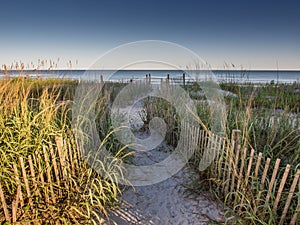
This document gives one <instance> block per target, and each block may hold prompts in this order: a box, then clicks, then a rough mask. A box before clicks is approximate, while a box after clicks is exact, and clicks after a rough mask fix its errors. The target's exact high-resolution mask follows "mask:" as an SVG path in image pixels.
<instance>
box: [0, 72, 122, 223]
mask: <svg viewBox="0 0 300 225" xmlns="http://www.w3.org/2000/svg"><path fill="white" fill-rule="evenodd" d="M76 85H77V83H76V82H75V81H67V80H62V79H47V80H46V79H45V80H44V79H26V78H24V77H19V78H14V79H9V78H7V79H4V80H1V81H0V182H1V186H2V187H3V189H4V191H5V193H4V194H5V196H6V197H7V198H8V199H6V200H7V202H8V203H9V202H10V203H11V202H12V201H13V198H14V196H15V193H16V190H17V186H18V185H17V183H16V180H15V179H14V168H13V164H17V165H18V164H19V161H18V160H19V157H22V158H24V160H25V161H27V160H28V157H29V156H31V155H36V154H43V151H44V150H46V151H47V152H48V154H49V155H50V152H49V151H50V148H51V146H55V144H56V142H55V140H56V138H57V137H61V138H63V139H64V140H67V141H68V143H70V146H71V148H72V149H76V148H77V146H76V143H75V140H74V137H73V134H72V127H71V119H72V118H71V106H72V98H73V96H74V90H75V87H76ZM100 107H102V106H100ZM101 110H102V108H100V109H99V112H101ZM54 150H55V148H54ZM114 151H115V152H118V151H117V150H116V149H114ZM74 152H76V151H74ZM54 154H57V153H54ZM74 157H76V156H75V155H74V156H73V158H74ZM116 160H118V159H116ZM120 160H121V159H120ZM41 164H42V167H44V168H45V170H46V168H47V167H46V165H47V162H43V161H42V162H41ZM117 165H118V164H117V163H116V164H112V167H111V168H103V169H104V170H107V169H109V171H108V173H110V176H109V177H111V178H112V179H109V178H107V177H106V178H104V177H102V176H100V175H99V174H98V173H96V172H95V171H94V170H93V169H92V168H91V167H90V166H89V165H88V164H87V163H86V160H85V159H84V158H81V159H80V165H79V169H77V170H72V168H73V166H72V165H71V164H67V165H66V169H67V170H68V171H70V175H69V178H68V179H69V182H70V185H65V186H64V185H63V184H61V186H55V185H56V184H53V185H54V192H55V193H58V192H60V193H62V195H58V196H56V199H57V201H56V202H55V203H54V202H52V203H46V202H45V199H43V198H38V197H37V196H36V197H37V198H36V201H35V204H34V206H31V207H30V206H29V208H30V210H29V208H26V209H25V208H24V209H21V211H20V212H19V214H18V222H21V223H22V221H23V222H24V221H38V222H37V223H43V224H74V223H78V222H79V223H81V224H87V223H91V222H92V223H94V224H98V223H99V221H101V218H102V217H103V216H104V215H105V213H106V210H107V209H108V208H109V207H111V206H112V204H113V203H114V202H116V201H118V195H119V193H120V188H119V186H118V184H117V182H116V178H115V177H114V173H118V174H119V170H120V169H121V168H119V167H118V166H117ZM34 167H36V168H38V165H34ZM22 185H24V184H22ZM39 185H45V184H44V183H43V184H42V183H39ZM46 185H51V184H46ZM23 188H25V187H23ZM24 190H25V189H24ZM33 198H34V196H33ZM41 205H43V207H41ZM32 207H33V208H32ZM30 212H31V213H30ZM1 222H5V221H4V220H3V217H2V216H1Z"/></svg>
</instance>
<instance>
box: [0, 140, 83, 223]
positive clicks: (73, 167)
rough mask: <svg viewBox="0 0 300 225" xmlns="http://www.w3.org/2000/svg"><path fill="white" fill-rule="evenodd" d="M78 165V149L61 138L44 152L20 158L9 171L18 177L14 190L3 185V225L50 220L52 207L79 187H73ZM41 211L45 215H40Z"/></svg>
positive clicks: (1, 213)
mask: <svg viewBox="0 0 300 225" xmlns="http://www.w3.org/2000/svg"><path fill="white" fill-rule="evenodd" d="M79 166H80V153H79V152H78V151H77V148H73V147H72V146H71V143H70V141H68V140H64V139H62V138H60V137H57V138H56V140H55V144H53V145H49V146H47V148H46V147H44V148H43V150H42V151H41V152H36V153H35V154H32V155H29V156H28V157H26V159H25V158H23V157H19V158H18V162H15V163H13V165H12V167H11V168H8V170H9V169H11V170H12V176H14V178H15V182H16V183H15V185H16V186H15V187H16V188H15V191H12V190H11V186H9V185H11V184H6V185H5V186H4V184H3V183H2V184H1V182H0V199H1V203H2V210H0V218H1V221H0V223H1V224H2V223H4V222H6V223H16V224H19V223H20V221H21V224H41V220H40V219H39V217H49V218H50V220H51V215H50V214H51V205H52V206H54V207H55V204H59V201H60V200H62V199H68V196H66V195H67V194H68V190H71V189H72V188H76V187H72V186H73V183H72V176H74V175H75V174H76V171H77V170H78V169H79ZM38 211H39V212H43V213H42V214H43V215H37V214H38ZM35 215H36V216H35ZM73 215H74V214H73ZM74 221H76V218H74ZM77 224H79V223H77Z"/></svg>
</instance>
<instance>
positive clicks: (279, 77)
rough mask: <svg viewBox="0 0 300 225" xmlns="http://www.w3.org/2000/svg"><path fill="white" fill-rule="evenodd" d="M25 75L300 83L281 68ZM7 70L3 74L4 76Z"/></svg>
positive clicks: (295, 74) (297, 74)
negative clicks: (148, 75) (183, 77)
mask: <svg viewBox="0 0 300 225" xmlns="http://www.w3.org/2000/svg"><path fill="white" fill-rule="evenodd" d="M19 74H20V72H19V71H9V75H10V76H19ZM22 74H23V75H24V74H26V75H27V76H29V77H37V76H38V77H44V78H53V77H55V78H57V77H59V78H67V79H78V80H100V79H101V78H100V77H101V76H102V77H103V79H104V80H111V81H128V80H131V79H132V80H139V79H145V78H146V74H150V75H151V79H152V80H153V81H155V80H160V79H162V78H166V77H167V75H169V77H170V79H174V80H176V79H177V80H179V79H181V78H182V76H183V74H185V77H186V80H188V81H189V80H190V81H193V80H196V79H198V80H205V79H209V78H212V79H213V80H215V81H219V82H238V83H249V82H250V83H270V82H275V83H277V82H278V83H294V82H298V83H300V71H283V70H280V71H277V70H250V71H244V70H243V71H242V70H212V71H182V70H118V71H113V70H72V71H70V70H51V71H48V70H40V71H38V72H36V71H32V70H27V71H23V72H22ZM4 76H5V75H4V73H3V71H1V72H0V77H4Z"/></svg>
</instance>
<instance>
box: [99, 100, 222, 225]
mask: <svg viewBox="0 0 300 225" xmlns="http://www.w3.org/2000/svg"><path fill="white" fill-rule="evenodd" d="M140 109H141V105H139V107H137V105H135V107H133V108H127V109H126V110H124V109H122V110H121V111H122V112H126V111H127V112H128V113H129V114H130V115H131V116H130V117H131V119H130V120H131V122H133V123H132V124H135V125H137V127H140V126H141V121H140V120H139V118H138V112H139V110H140ZM132 124H131V126H132ZM128 125H129V124H128ZM136 135H137V136H138V137H139V138H143V137H146V136H147V135H148V134H147V133H146V132H137V133H136ZM172 148H173V147H172V146H169V145H167V144H166V142H164V141H163V142H162V143H161V144H160V145H159V146H157V147H156V148H155V149H153V150H151V151H136V152H135V155H134V159H133V164H135V165H150V164H153V163H156V162H160V161H162V160H163V159H165V158H166V157H168V156H169V154H171V151H172ZM191 177H193V178H197V171H195V170H194V169H192V168H191V167H190V166H188V165H186V166H185V167H184V168H183V169H182V170H181V171H179V172H178V173H177V174H175V175H173V176H172V177H169V178H168V179H166V180H164V181H162V182H160V183H156V184H152V185H148V186H137V187H131V186H126V187H125V189H124V191H123V194H122V196H121V200H120V203H119V204H118V205H117V207H116V208H115V209H114V210H111V211H109V216H108V218H107V219H106V220H105V221H103V224H119V225H122V224H124V225H126V224H158V225H160V224H161V225H167V224H178V225H179V224H180V225H184V224H199V225H200V224H212V223H211V222H214V224H222V223H224V222H225V217H224V213H225V209H224V207H223V205H222V203H220V202H218V201H217V200H215V199H214V198H213V197H212V194H211V193H210V192H208V191H200V192H197V193H195V192H192V191H189V189H188V188H187V187H186V186H187V185H188V184H189V182H191V180H190V178H191ZM199 185H200V182H199ZM200 189H201V188H199V190H200Z"/></svg>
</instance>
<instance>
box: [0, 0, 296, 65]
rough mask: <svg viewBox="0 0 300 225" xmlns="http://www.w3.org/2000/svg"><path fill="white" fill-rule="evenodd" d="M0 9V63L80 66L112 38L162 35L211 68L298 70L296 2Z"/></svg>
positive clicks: (118, 41)
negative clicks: (41, 62)
mask: <svg viewBox="0 0 300 225" xmlns="http://www.w3.org/2000/svg"><path fill="white" fill-rule="evenodd" d="M0 9H1V13H0V29H1V30H0V65H3V64H7V65H10V64H12V63H14V62H20V61H21V62H24V63H25V65H27V64H28V63H30V62H33V63H34V64H36V63H37V61H38V59H43V60H50V59H52V60H54V61H56V60H57V59H58V58H59V59H60V63H59V67H60V68H64V67H67V66H68V64H67V62H69V60H71V61H72V62H73V67H74V68H84V69H86V68H88V67H89V66H90V65H91V63H93V62H94V61H95V60H96V59H97V58H98V57H99V56H101V55H103V54H105V52H107V51H109V50H110V49H112V48H115V47H117V46H119V45H122V44H126V43H129V42H134V41H140V40H163V41H170V42H174V43H176V44H179V45H182V46H184V47H186V48H189V49H191V50H192V51H194V52H195V53H197V54H198V55H199V56H200V57H201V58H202V59H203V60H204V61H206V62H207V63H208V64H209V65H211V67H212V68H214V69H224V68H225V67H226V68H228V67H231V68H232V67H233V66H232V65H234V66H235V68H240V67H243V68H247V69H277V68H278V69H290V70H294V69H300V12H299V11H300V1H289V0H287V1H282V0H281V1H276V0H275V1H268V0H251V1H243V0H239V1H230V0H226V1H225V0H206V1H201V0H198V1H196V0H195V1H190V0H185V1H177V0H173V1H162V0H161V1H157V0H151V1H150V0H126V1H122V0H110V1H108V0H106V1H102V0H90V1H87V0H72V1H71V0H60V1H57V0H47V1H46V0H39V1H35V0H26V1H24V0H2V1H1V5H0ZM116 60H117V59H116ZM76 62H78V63H76ZM225 65H229V66H228V67H227V66H225ZM224 66H225V67H224Z"/></svg>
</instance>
